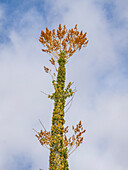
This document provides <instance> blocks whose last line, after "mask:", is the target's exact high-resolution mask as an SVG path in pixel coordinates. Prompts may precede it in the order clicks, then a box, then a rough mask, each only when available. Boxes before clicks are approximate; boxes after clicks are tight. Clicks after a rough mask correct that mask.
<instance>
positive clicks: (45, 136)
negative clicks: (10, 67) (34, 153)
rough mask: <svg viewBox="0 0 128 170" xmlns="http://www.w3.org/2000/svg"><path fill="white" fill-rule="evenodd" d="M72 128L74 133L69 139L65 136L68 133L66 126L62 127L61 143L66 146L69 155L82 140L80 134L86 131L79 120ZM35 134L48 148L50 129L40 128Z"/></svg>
mask: <svg viewBox="0 0 128 170" xmlns="http://www.w3.org/2000/svg"><path fill="white" fill-rule="evenodd" d="M72 129H73V130H74V134H73V136H72V137H70V138H69V139H68V138H67V135H66V134H67V133H68V126H67V127H66V128H65V129H64V138H63V143H64V146H65V147H67V149H68V156H70V154H71V153H72V152H74V151H75V150H76V148H77V147H78V146H79V145H80V144H81V143H82V142H83V137H81V135H82V134H83V133H85V132H86V130H83V126H82V124H81V121H80V122H79V123H78V124H77V125H76V128H74V126H72ZM35 136H36V137H37V138H38V140H39V142H40V143H41V145H42V146H43V145H45V146H46V147H47V148H48V149H49V147H48V146H47V145H49V146H50V139H51V134H50V131H49V132H47V131H46V130H45V131H44V132H43V131H42V130H41V132H40V133H39V132H38V135H37V134H36V135H35Z"/></svg>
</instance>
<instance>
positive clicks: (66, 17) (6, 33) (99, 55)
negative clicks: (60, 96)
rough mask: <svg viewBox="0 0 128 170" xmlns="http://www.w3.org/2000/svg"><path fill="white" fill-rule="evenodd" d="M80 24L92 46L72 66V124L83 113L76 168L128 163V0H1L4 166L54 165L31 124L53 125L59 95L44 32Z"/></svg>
mask: <svg viewBox="0 0 128 170" xmlns="http://www.w3.org/2000/svg"><path fill="white" fill-rule="evenodd" d="M60 23H61V24H62V25H64V24H66V26H67V28H71V27H74V26H75V24H78V28H79V30H81V29H82V30H83V31H87V33H88V34H87V37H88V39H89V43H88V47H87V48H83V49H82V50H81V51H80V52H77V53H76V54H74V55H73V56H72V57H71V58H70V59H69V62H68V64H67V66H66V68H67V76H66V77H67V80H66V84H67V83H68V82H69V81H73V82H74V88H75V87H76V88H77V93H76V95H75V98H74V100H73V104H72V107H71V108H70V110H69V111H68V112H67V113H66V116H65V118H66V125H69V126H71V125H72V124H73V125H75V124H76V123H78V122H79V120H82V123H83V125H84V127H85V128H86V130H87V131H86V134H84V142H83V144H82V145H81V146H80V147H79V148H78V149H77V151H76V152H74V153H73V154H72V155H71V156H70V157H69V165H70V170H78V169H80V170H85V169H86V170H108V169H109V170H115V169H116V170H127V169H128V160H127V158H128V132H127V130H128V123H127V122H128V55H127V54H128V48H127V47H128V31H127V30H128V1H127V0H123V1H120V0H109V1H108V0H86V1H85V0H79V1H77V0H47V1H46V0H29V1H26V0H18V1H16V0H10V1H9V0H0V138H1V139H0V169H1V170H5V169H6V170H36V169H39V168H44V170H46V169H48V163H49V162H48V156H49V151H47V150H46V149H44V148H42V147H41V145H40V143H39V142H38V140H37V139H36V138H35V136H34V134H35V133H34V132H33V130H32V128H34V129H36V130H40V129H41V128H42V127H41V125H40V124H39V121H38V119H41V121H42V123H43V124H44V126H45V127H46V128H47V129H48V130H50V126H51V118H52V109H53V102H52V101H51V100H50V99H48V98H47V96H45V95H43V94H42V93H40V90H42V91H44V92H46V93H49V94H51V93H52V92H53V87H52V84H51V77H50V76H49V75H47V74H46V73H45V72H44V70H43V66H44V65H45V66H46V67H52V66H51V65H50V63H49V61H48V60H49V59H50V56H49V55H47V54H44V53H42V52H41V48H42V45H41V44H40V42H39V41H38V38H39V36H40V31H41V30H42V29H43V30H45V28H46V27H48V28H49V29H53V28H55V29H56V28H57V27H58V25H59V24H60Z"/></svg>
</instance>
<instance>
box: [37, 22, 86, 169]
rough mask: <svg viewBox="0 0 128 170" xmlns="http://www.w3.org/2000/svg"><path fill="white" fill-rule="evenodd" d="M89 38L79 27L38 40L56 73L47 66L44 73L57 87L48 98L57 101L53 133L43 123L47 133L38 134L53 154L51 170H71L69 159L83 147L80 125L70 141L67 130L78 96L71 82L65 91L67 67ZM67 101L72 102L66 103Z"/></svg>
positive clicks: (47, 35)
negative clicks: (67, 116)
mask: <svg viewBox="0 0 128 170" xmlns="http://www.w3.org/2000/svg"><path fill="white" fill-rule="evenodd" d="M86 35H87V33H86V32H85V33H83V31H80V32H79V31H78V29H77V24H76V25H75V27H74V28H72V29H69V30H68V29H67V28H66V26H65V25H64V26H63V27H62V26H61V24H59V27H58V29H57V31H55V29H53V30H52V31H50V30H49V29H48V28H46V32H44V31H41V36H40V38H39V41H40V42H41V43H42V45H43V47H44V48H43V49H42V51H43V52H46V53H48V54H50V56H51V59H50V60H49V61H50V62H51V64H52V65H53V66H54V67H55V72H56V73H52V71H51V69H49V68H47V67H45V66H44V70H45V72H46V73H49V74H50V75H51V76H52V84H53V87H54V92H53V93H52V94H51V95H48V98H50V99H52V100H54V109H53V115H52V125H51V131H47V130H46V129H45V127H44V126H43V124H42V122H41V121H40V123H41V124H42V126H43V128H44V130H41V131H40V132H37V131H36V133H37V134H36V137H37V138H38V140H39V142H40V143H41V145H42V146H45V147H46V148H48V149H49V150H50V155H49V170H68V169H69V165H68V161H67V159H68V157H69V156H70V155H71V154H72V153H73V152H74V151H75V150H76V148H77V147H78V146H79V145H80V144H81V143H82V141H83V137H82V134H83V133H85V131H86V130H84V129H83V126H82V123H81V121H80V122H79V123H78V124H77V125H76V127H74V126H72V129H73V135H72V136H71V137H69V138H68V137H67V133H68V126H67V127H64V123H65V119H64V115H65V108H66V107H67V106H68V105H69V104H70V103H71V101H72V99H73V96H74V94H75V92H76V90H72V89H71V85H72V83H71V82H69V83H68V85H67V86H66V87H65V79H66V78H65V74H66V68H65V65H66V63H67V62H68V59H69V58H70V57H71V56H72V55H73V54H74V53H75V52H76V51H77V50H81V48H82V47H86V45H87V43H88V40H87V37H86ZM43 93H44V92H43ZM67 98H70V100H69V101H68V102H67V103H66V99H67Z"/></svg>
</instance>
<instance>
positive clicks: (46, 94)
mask: <svg viewBox="0 0 128 170" xmlns="http://www.w3.org/2000/svg"><path fill="white" fill-rule="evenodd" d="M40 92H41V93H43V94H45V95H47V96H49V94H47V93H45V92H43V91H40Z"/></svg>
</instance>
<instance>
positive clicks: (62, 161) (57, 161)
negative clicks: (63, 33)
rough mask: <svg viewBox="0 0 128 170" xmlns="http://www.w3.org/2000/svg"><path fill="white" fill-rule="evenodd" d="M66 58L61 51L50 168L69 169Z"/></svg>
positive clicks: (53, 169)
mask: <svg viewBox="0 0 128 170" xmlns="http://www.w3.org/2000/svg"><path fill="white" fill-rule="evenodd" d="M65 58H66V56H65V53H64V52H61V53H60V58H59V59H58V63H59V68H58V75H57V82H56V85H57V88H56V90H55V93H54V110H53V117H52V126H51V141H50V156H49V170H69V168H68V162H67V149H66V148H65V146H64V144H63V132H64V123H65V120H64V106H65V98H64V87H65V72H66V69H65V64H66V59H65Z"/></svg>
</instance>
